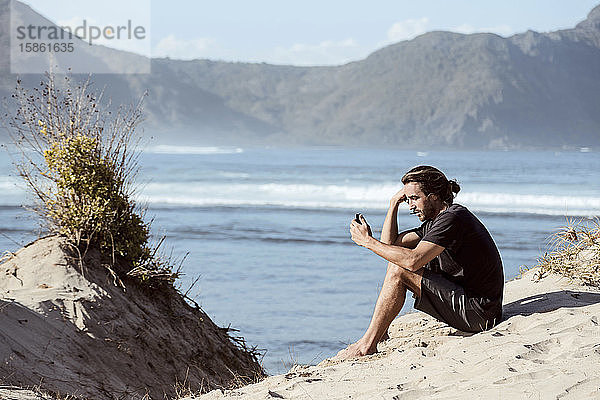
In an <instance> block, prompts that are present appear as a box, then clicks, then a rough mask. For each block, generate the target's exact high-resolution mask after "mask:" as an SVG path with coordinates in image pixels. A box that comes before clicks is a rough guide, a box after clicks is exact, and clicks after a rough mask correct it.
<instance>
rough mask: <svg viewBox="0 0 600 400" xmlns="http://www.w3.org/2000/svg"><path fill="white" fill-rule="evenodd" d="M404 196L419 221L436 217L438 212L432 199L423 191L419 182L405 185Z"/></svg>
mask: <svg viewBox="0 0 600 400" xmlns="http://www.w3.org/2000/svg"><path fill="white" fill-rule="evenodd" d="M404 194H405V195H406V200H407V202H408V207H409V208H410V211H411V212H413V213H416V215H417V217H419V220H421V221H426V220H428V219H433V218H435V217H436V214H437V212H436V211H437V210H436V208H435V206H434V204H433V202H432V200H431V199H430V197H429V196H426V195H425V193H423V191H422V190H421V185H420V184H418V183H417V182H409V183H407V184H406V185H404Z"/></svg>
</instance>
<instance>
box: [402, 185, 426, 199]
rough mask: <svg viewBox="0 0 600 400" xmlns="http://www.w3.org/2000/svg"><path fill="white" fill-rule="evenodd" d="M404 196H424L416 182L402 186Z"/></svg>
mask: <svg viewBox="0 0 600 400" xmlns="http://www.w3.org/2000/svg"><path fill="white" fill-rule="evenodd" d="M404 194H405V195H406V196H413V195H416V196H421V195H424V193H423V191H422V190H421V185H420V184H419V183H418V182H408V183H407V184H406V185H404Z"/></svg>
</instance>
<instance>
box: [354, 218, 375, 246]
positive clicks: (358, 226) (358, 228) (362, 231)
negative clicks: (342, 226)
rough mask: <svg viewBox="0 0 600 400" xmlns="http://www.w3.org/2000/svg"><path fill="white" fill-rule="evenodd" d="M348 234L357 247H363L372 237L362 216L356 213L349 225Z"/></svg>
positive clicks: (369, 228)
mask: <svg viewBox="0 0 600 400" xmlns="http://www.w3.org/2000/svg"><path fill="white" fill-rule="evenodd" d="M350 234H351V235H352V240H353V241H354V243H356V244H357V245H359V246H365V245H366V244H367V242H368V241H369V239H370V238H371V237H372V236H373V233H372V232H371V227H370V226H369V224H368V223H367V220H366V219H365V217H363V215H362V214H360V213H357V214H356V216H355V218H354V219H353V220H352V222H351V223H350Z"/></svg>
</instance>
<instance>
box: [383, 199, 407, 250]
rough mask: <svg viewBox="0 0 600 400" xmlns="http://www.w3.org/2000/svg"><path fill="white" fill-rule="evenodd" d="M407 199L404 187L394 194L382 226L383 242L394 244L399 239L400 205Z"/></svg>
mask: <svg viewBox="0 0 600 400" xmlns="http://www.w3.org/2000/svg"><path fill="white" fill-rule="evenodd" d="M405 199H406V195H405V194H404V191H403V189H400V190H399V191H398V193H396V194H395V195H394V196H392V198H391V200H390V207H389V208H388V211H387V214H386V216H385V221H383V227H382V228H381V242H383V243H385V244H393V243H395V242H396V240H397V239H398V205H399V204H400V203H402V202H403V201H404V200H405Z"/></svg>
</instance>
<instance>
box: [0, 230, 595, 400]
mask: <svg viewBox="0 0 600 400" xmlns="http://www.w3.org/2000/svg"><path fill="white" fill-rule="evenodd" d="M89 265H90V266H86V267H84V268H83V271H82V270H81V269H80V268H78V266H77V265H73V263H72V261H70V260H69V259H68V257H66V254H65V252H64V251H63V250H61V248H60V242H59V241H57V239H56V238H46V239H42V240H40V241H37V242H36V243H34V244H32V245H31V246H28V247H26V248H24V249H22V250H20V251H19V252H18V253H17V254H16V255H15V256H14V257H12V258H11V259H10V260H8V261H6V262H4V263H3V264H1V265H0V271H2V272H0V358H1V361H2V362H1V363H0V378H1V380H0V398H2V399H14V400H30V399H44V398H47V397H46V396H44V395H42V394H40V389H41V390H42V391H50V392H52V393H54V394H57V393H58V394H59V395H62V396H64V395H66V394H71V395H78V396H80V397H83V398H90V399H113V398H123V399H136V398H142V397H143V396H144V395H145V394H146V393H148V394H149V395H150V396H151V397H152V398H155V399H156V398H163V396H164V395H165V394H166V395H168V396H169V397H172V396H175V397H176V396H178V395H179V397H182V398H184V399H187V400H191V399H203V400H204V399H222V398H235V399H261V400H262V399H281V398H283V399H313V400H315V399H390V400H392V399H425V398H426V399H465V398H468V399H478V398H482V399H483V398H485V399H521V398H532V399H557V398H558V399H593V398H598V399H600V368H599V367H600V288H595V287H589V286H582V285H580V284H577V283H574V282H569V281H568V280H567V279H566V278H561V277H558V276H556V275H550V276H548V277H546V278H544V279H542V280H541V281H537V280H536V279H534V277H535V275H536V273H537V272H538V271H537V270H535V269H534V270H531V271H529V272H527V273H525V274H524V275H523V276H522V277H521V278H520V279H516V280H513V281H510V282H508V283H507V285H506V289H505V296H504V297H505V299H504V300H505V307H504V310H505V317H504V320H503V321H502V322H501V323H500V324H499V325H497V326H496V327H494V328H493V329H491V330H489V331H486V332H483V333H478V334H466V333H463V332H459V331H457V330H455V329H453V328H450V327H448V326H447V325H445V324H443V323H441V322H439V321H436V320H435V319H434V318H432V317H429V316H427V315H425V314H423V313H421V312H413V313H410V314H407V315H404V316H401V317H399V318H397V319H396V320H395V321H394V323H393V324H392V326H391V327H390V332H389V333H390V339H389V340H387V341H385V342H383V343H381V344H380V346H379V353H377V354H375V355H372V356H367V357H361V358H357V359H353V360H347V361H343V362H332V361H330V360H325V361H323V362H321V363H320V364H319V365H317V366H302V365H297V366H295V367H294V368H292V369H291V370H290V371H289V372H288V373H287V374H283V375H277V376H272V377H269V378H267V379H265V380H263V381H261V382H260V383H257V384H253V385H249V386H244V387H242V388H239V389H234V390H223V389H216V390H213V391H211V392H210V393H207V394H204V395H198V396H196V397H183V396H184V395H185V393H186V392H185V390H187V389H192V390H198V389H202V388H203V389H211V388H216V387H223V386H226V385H227V384H229V383H231V379H232V377H233V376H234V375H235V374H240V373H241V374H244V373H246V374H249V373H250V371H251V370H252V368H254V367H255V366H254V365H253V364H252V360H249V359H248V357H246V356H245V355H244V353H243V352H240V351H239V349H237V348H236V346H235V345H233V344H232V342H231V340H230V339H229V337H228V336H227V335H226V333H225V332H224V331H223V330H222V329H219V328H218V327H216V326H215V325H214V324H213V323H212V322H210V319H209V318H208V316H206V315H205V314H204V313H202V312H201V310H194V309H193V308H192V307H190V306H185V307H183V306H182V304H181V302H183V300H182V299H181V298H179V300H176V299H175V298H172V297H170V296H166V297H165V296H160V295H157V293H155V292H148V291H144V290H140V289H136V287H135V286H131V285H129V286H128V289H127V291H123V289H122V288H119V287H118V286H115V285H114V282H113V278H112V276H111V275H110V273H109V272H108V271H107V270H106V269H104V268H98V263H97V261H96V262H94V261H93V260H92V261H91V263H90V264H89ZM94 265H95V266H94ZM332 356H333V354H332ZM177 385H178V387H179V388H180V389H182V390H184V391H183V392H181V391H180V392H177V391H176V390H175V388H174V386H177ZM13 386H18V388H16V387H13ZM28 389H31V390H28ZM181 393H184V394H183V395H181ZM62 398H64V397H62Z"/></svg>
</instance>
